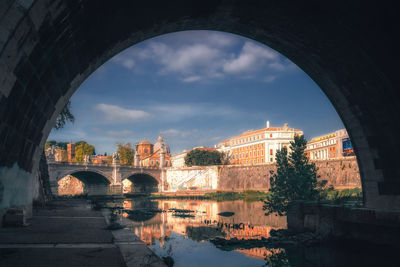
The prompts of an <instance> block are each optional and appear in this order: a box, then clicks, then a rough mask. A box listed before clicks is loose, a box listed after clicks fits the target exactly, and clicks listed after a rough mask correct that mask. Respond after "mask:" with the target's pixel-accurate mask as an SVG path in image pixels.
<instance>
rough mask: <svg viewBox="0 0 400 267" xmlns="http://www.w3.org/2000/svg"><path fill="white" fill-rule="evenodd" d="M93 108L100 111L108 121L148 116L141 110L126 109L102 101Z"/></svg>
mask: <svg viewBox="0 0 400 267" xmlns="http://www.w3.org/2000/svg"><path fill="white" fill-rule="evenodd" d="M95 109H97V110H98V111H101V112H102V113H103V115H104V118H105V119H106V120H109V121H138V120H141V119H144V118H147V117H149V116H150V114H149V113H147V112H146V111H143V110H135V109H127V108H122V107H119V106H116V105H109V104H104V103H101V104H97V105H96V106H95Z"/></svg>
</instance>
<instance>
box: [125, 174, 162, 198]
mask: <svg viewBox="0 0 400 267" xmlns="http://www.w3.org/2000/svg"><path fill="white" fill-rule="evenodd" d="M122 185H123V193H125V194H127V193H128V194H129V193H130V194H137V193H139V194H149V193H154V192H158V187H159V182H158V181H157V179H156V178H154V177H153V176H151V175H149V174H146V173H136V174H133V175H131V176H129V177H127V178H126V179H124V180H122Z"/></svg>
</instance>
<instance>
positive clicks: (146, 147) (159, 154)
mask: <svg viewBox="0 0 400 267" xmlns="http://www.w3.org/2000/svg"><path fill="white" fill-rule="evenodd" d="M135 148H136V149H135V156H134V166H141V167H160V166H163V167H170V166H171V159H170V157H171V151H170V148H169V146H168V145H167V143H165V141H164V140H163V138H162V136H161V135H160V136H159V137H158V140H157V142H156V143H155V144H152V143H150V142H149V141H147V140H143V141H141V142H138V143H136V145H135ZM51 149H53V150H54V153H53V154H54V160H55V161H57V162H74V159H75V144H74V143H72V142H71V143H68V144H67V150H65V149H62V148H51ZM47 154H48V153H47ZM87 160H88V161H90V162H91V163H94V164H111V162H112V156H107V155H101V154H99V155H96V156H94V155H93V156H91V157H90V158H87Z"/></svg>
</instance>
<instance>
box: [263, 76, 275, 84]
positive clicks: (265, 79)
mask: <svg viewBox="0 0 400 267" xmlns="http://www.w3.org/2000/svg"><path fill="white" fill-rule="evenodd" d="M276 78H277V77H276V76H275V75H269V76H267V77H265V78H264V79H263V81H264V82H266V83H272V82H274V81H275V80H276Z"/></svg>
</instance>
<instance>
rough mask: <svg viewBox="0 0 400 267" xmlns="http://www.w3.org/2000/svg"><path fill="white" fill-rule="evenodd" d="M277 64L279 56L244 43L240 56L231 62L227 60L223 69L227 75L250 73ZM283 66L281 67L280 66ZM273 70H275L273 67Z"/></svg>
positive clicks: (252, 44) (262, 48) (264, 48)
mask: <svg viewBox="0 0 400 267" xmlns="http://www.w3.org/2000/svg"><path fill="white" fill-rule="evenodd" d="M278 64H280V65H282V64H281V63H279V55H278V54H277V53H276V52H274V51H272V50H271V49H269V48H267V47H262V46H259V45H257V44H254V43H251V42H246V43H245V44H244V46H243V48H242V50H241V52H240V54H239V55H238V56H237V57H236V58H233V59H231V60H228V61H227V62H226V63H225V64H224V66H223V69H224V71H225V72H227V73H232V74H234V73H241V72H252V71H255V70H257V69H259V68H260V67H262V66H265V65H268V66H270V67H274V66H275V65H278ZM282 66H283V65H282ZM274 69H277V68H276V67H274Z"/></svg>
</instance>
